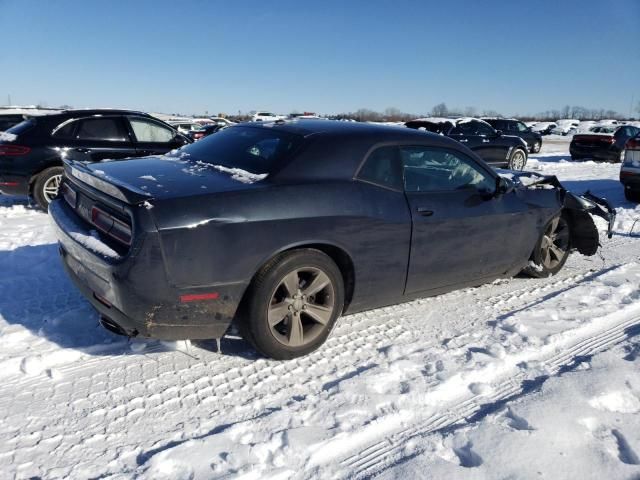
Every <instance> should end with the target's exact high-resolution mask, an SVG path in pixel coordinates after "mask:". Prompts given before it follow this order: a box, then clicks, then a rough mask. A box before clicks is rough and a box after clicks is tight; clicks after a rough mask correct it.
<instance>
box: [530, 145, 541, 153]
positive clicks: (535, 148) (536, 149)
mask: <svg viewBox="0 0 640 480" xmlns="http://www.w3.org/2000/svg"><path fill="white" fill-rule="evenodd" d="M541 147H542V142H535V143H534V144H533V145H532V146H531V153H538V152H539V151H540V148H541Z"/></svg>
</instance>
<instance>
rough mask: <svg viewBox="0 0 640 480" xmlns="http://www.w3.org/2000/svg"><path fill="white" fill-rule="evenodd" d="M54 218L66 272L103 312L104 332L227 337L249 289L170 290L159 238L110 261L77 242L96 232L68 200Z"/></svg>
mask: <svg viewBox="0 0 640 480" xmlns="http://www.w3.org/2000/svg"><path fill="white" fill-rule="evenodd" d="M49 213H50V216H51V218H52V220H53V225H54V228H55V230H56V234H57V237H58V240H59V251H60V256H61V259H62V263H63V266H64V269H65V271H66V272H67V274H68V275H69V277H70V278H71V280H72V281H73V283H74V284H75V285H76V287H77V288H78V289H79V290H80V292H81V293H82V294H83V295H84V296H85V297H86V298H87V300H88V301H89V302H90V303H91V305H93V307H94V308H95V309H96V310H97V311H98V313H99V314H100V316H101V317H102V324H103V326H105V327H106V328H108V329H109V330H112V331H114V332H116V333H120V334H123V335H128V336H142V337H150V338H157V339H161V340H181V339H206V338H220V337H222V336H223V335H224V333H225V332H226V330H227V328H228V327H229V325H230V323H231V321H232V320H233V318H234V316H235V313H236V310H237V307H238V304H239V302H240V298H241V296H242V294H243V292H244V289H245V287H246V285H244V284H242V285H241V284H225V285H213V286H207V287H193V288H191V287H189V288H180V287H176V286H172V285H169V283H168V282H167V280H166V275H165V273H164V266H163V265H162V262H161V260H160V258H159V256H158V255H157V253H158V252H157V248H156V246H155V242H156V241H157V238H154V237H153V236H148V237H146V238H145V240H144V243H145V245H143V246H142V247H141V248H140V249H138V251H137V252H136V253H135V254H130V255H128V256H126V257H122V258H117V259H113V258H106V257H104V256H102V255H100V253H99V252H95V251H92V250H90V249H89V248H88V247H87V246H85V245H84V244H83V243H80V242H79V241H78V240H76V238H77V237H78V235H77V233H78V232H80V233H81V234H85V235H88V236H92V235H91V230H90V228H89V227H88V226H87V225H86V224H84V222H83V221H82V220H80V218H79V217H77V216H75V215H74V214H73V211H72V210H71V209H70V208H69V207H68V206H67V205H66V203H64V201H63V200H54V201H53V202H52V203H51V205H50V207H49ZM83 229H84V231H83ZM74 237H75V238H74ZM147 252H149V253H147Z"/></svg>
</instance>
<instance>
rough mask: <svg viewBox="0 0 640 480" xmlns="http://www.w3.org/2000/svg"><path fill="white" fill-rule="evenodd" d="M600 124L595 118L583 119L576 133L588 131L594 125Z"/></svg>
mask: <svg viewBox="0 0 640 480" xmlns="http://www.w3.org/2000/svg"><path fill="white" fill-rule="evenodd" d="M597 124H598V122H596V121H595V120H583V121H581V122H580V124H579V125H578V128H577V129H576V133H588V132H589V131H590V130H591V127H594V126H596V125H597Z"/></svg>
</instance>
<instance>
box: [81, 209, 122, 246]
mask: <svg viewBox="0 0 640 480" xmlns="http://www.w3.org/2000/svg"><path fill="white" fill-rule="evenodd" d="M91 223H93V224H94V225H95V227H96V228H97V229H98V230H100V231H101V232H103V233H106V234H107V235H109V236H110V237H111V238H114V239H116V240H118V241H119V242H120V243H124V244H125V245H131V226H130V225H127V224H126V223H124V222H123V221H122V220H119V219H117V218H115V217H114V216H113V215H110V214H109V213H107V212H105V211H104V210H102V209H101V208H98V207H93V208H92V209H91Z"/></svg>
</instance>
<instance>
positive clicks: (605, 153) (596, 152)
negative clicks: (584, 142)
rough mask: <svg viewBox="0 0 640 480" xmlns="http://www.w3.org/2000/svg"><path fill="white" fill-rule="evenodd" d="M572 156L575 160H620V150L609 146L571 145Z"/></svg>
mask: <svg viewBox="0 0 640 480" xmlns="http://www.w3.org/2000/svg"><path fill="white" fill-rule="evenodd" d="M569 153H570V154H571V158H573V159H575V160H589V159H593V160H600V161H605V162H614V163H615V162H619V161H620V150H615V149H611V148H609V147H581V146H576V145H571V146H570V147H569Z"/></svg>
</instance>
